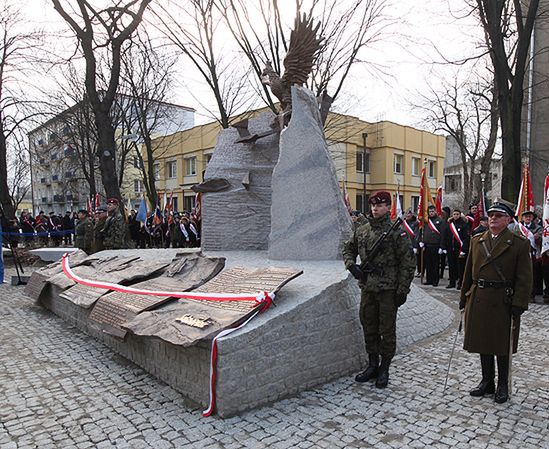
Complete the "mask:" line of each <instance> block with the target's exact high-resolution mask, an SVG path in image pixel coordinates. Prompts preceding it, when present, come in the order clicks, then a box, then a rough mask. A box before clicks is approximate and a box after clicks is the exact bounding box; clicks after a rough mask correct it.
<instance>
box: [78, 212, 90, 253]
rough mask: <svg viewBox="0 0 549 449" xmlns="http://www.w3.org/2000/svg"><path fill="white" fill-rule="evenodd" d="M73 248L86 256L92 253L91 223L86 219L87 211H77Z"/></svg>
mask: <svg viewBox="0 0 549 449" xmlns="http://www.w3.org/2000/svg"><path fill="white" fill-rule="evenodd" d="M74 232H75V233H74V246H76V247H77V248H79V249H81V250H83V251H85V252H86V253H87V254H91V252H92V243H93V223H92V222H91V220H90V219H89V217H88V211H87V210H85V209H81V210H79V211H78V223H77V224H76V228H75V231H74Z"/></svg>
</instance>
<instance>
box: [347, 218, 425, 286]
mask: <svg viewBox="0 0 549 449" xmlns="http://www.w3.org/2000/svg"><path fill="white" fill-rule="evenodd" d="M391 224H392V223H391V219H390V217H389V214H386V215H384V216H383V217H378V218H370V219H369V222H368V223H366V224H364V225H362V226H359V227H358V228H357V229H355V231H354V232H353V235H352V236H351V239H350V240H348V241H347V242H345V245H344V247H343V258H344V261H345V268H349V267H350V266H351V265H353V264H355V263H356V257H357V256H360V260H361V266H363V264H364V263H365V261H367V260H368V253H369V252H370V250H371V248H372V247H373V246H374V244H375V242H376V241H377V240H378V239H379V238H380V237H381V234H382V233H383V232H384V231H386V230H388V229H389V228H390V227H391ZM369 262H370V263H371V264H372V265H373V266H374V267H375V271H374V272H373V273H370V274H369V275H368V280H367V281H366V283H364V282H363V281H359V286H360V287H361V288H362V289H364V290H366V291H374V292H375V291H382V290H396V292H397V293H398V294H407V293H408V292H409V291H410V284H411V282H412V279H413V278H414V271H415V260H414V255H413V252H412V244H411V242H410V239H409V238H408V236H407V235H406V233H405V232H404V231H403V230H402V229H397V230H395V231H393V232H392V233H391V234H389V235H388V236H387V238H386V239H385V241H384V242H383V244H382V246H381V251H380V252H379V253H378V254H377V256H376V257H375V258H374V259H373V260H371V261H369Z"/></svg>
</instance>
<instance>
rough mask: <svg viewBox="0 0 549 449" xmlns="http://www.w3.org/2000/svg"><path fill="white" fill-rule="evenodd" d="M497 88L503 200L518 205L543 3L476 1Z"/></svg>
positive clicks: (532, 1) (516, 0)
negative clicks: (528, 90) (532, 53)
mask: <svg viewBox="0 0 549 449" xmlns="http://www.w3.org/2000/svg"><path fill="white" fill-rule="evenodd" d="M476 8H477V11H478V14H479V17H480V22H481V24H482V27H483V29H484V33H485V37H486V44H487V46H488V48H489V54H490V59H491V61H492V65H493V69H494V75H495V80H496V82H495V85H496V88H497V97H498V109H499V117H500V125H501V136H502V156H503V175H502V186H501V188H502V196H503V198H505V199H506V200H509V201H515V200H516V198H517V196H518V183H517V179H520V177H521V165H522V160H521V158H522V155H521V131H522V130H521V126H522V115H523V105H524V87H525V80H526V69H527V67H528V64H529V54H528V49H529V47H530V41H531V37H532V30H533V29H534V23H535V21H536V18H537V15H538V8H539V0H529V1H528V2H523V1H521V0H476Z"/></svg>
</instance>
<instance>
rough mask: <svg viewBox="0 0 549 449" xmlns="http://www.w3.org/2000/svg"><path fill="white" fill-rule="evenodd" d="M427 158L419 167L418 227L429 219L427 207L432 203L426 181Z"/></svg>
mask: <svg viewBox="0 0 549 449" xmlns="http://www.w3.org/2000/svg"><path fill="white" fill-rule="evenodd" d="M426 171H427V159H426V160H425V161H424V162H423V168H422V169H421V182H420V185H419V204H418V208H417V219H418V221H419V223H418V225H419V227H420V228H422V227H423V225H424V224H425V223H427V222H428V221H429V212H428V207H429V203H431V204H433V197H432V196H431V192H430V190H429V183H428V182H427V176H426Z"/></svg>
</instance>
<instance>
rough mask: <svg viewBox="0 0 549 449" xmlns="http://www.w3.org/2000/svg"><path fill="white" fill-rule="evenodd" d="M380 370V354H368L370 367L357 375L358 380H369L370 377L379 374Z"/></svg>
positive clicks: (372, 377)
mask: <svg viewBox="0 0 549 449" xmlns="http://www.w3.org/2000/svg"><path fill="white" fill-rule="evenodd" d="M378 370H379V354H368V368H366V369H365V370H364V371H362V372H361V373H358V374H357V375H356V377H355V380H356V381H357V382H368V381H369V380H370V379H375V378H376V377H377V376H378Z"/></svg>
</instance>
